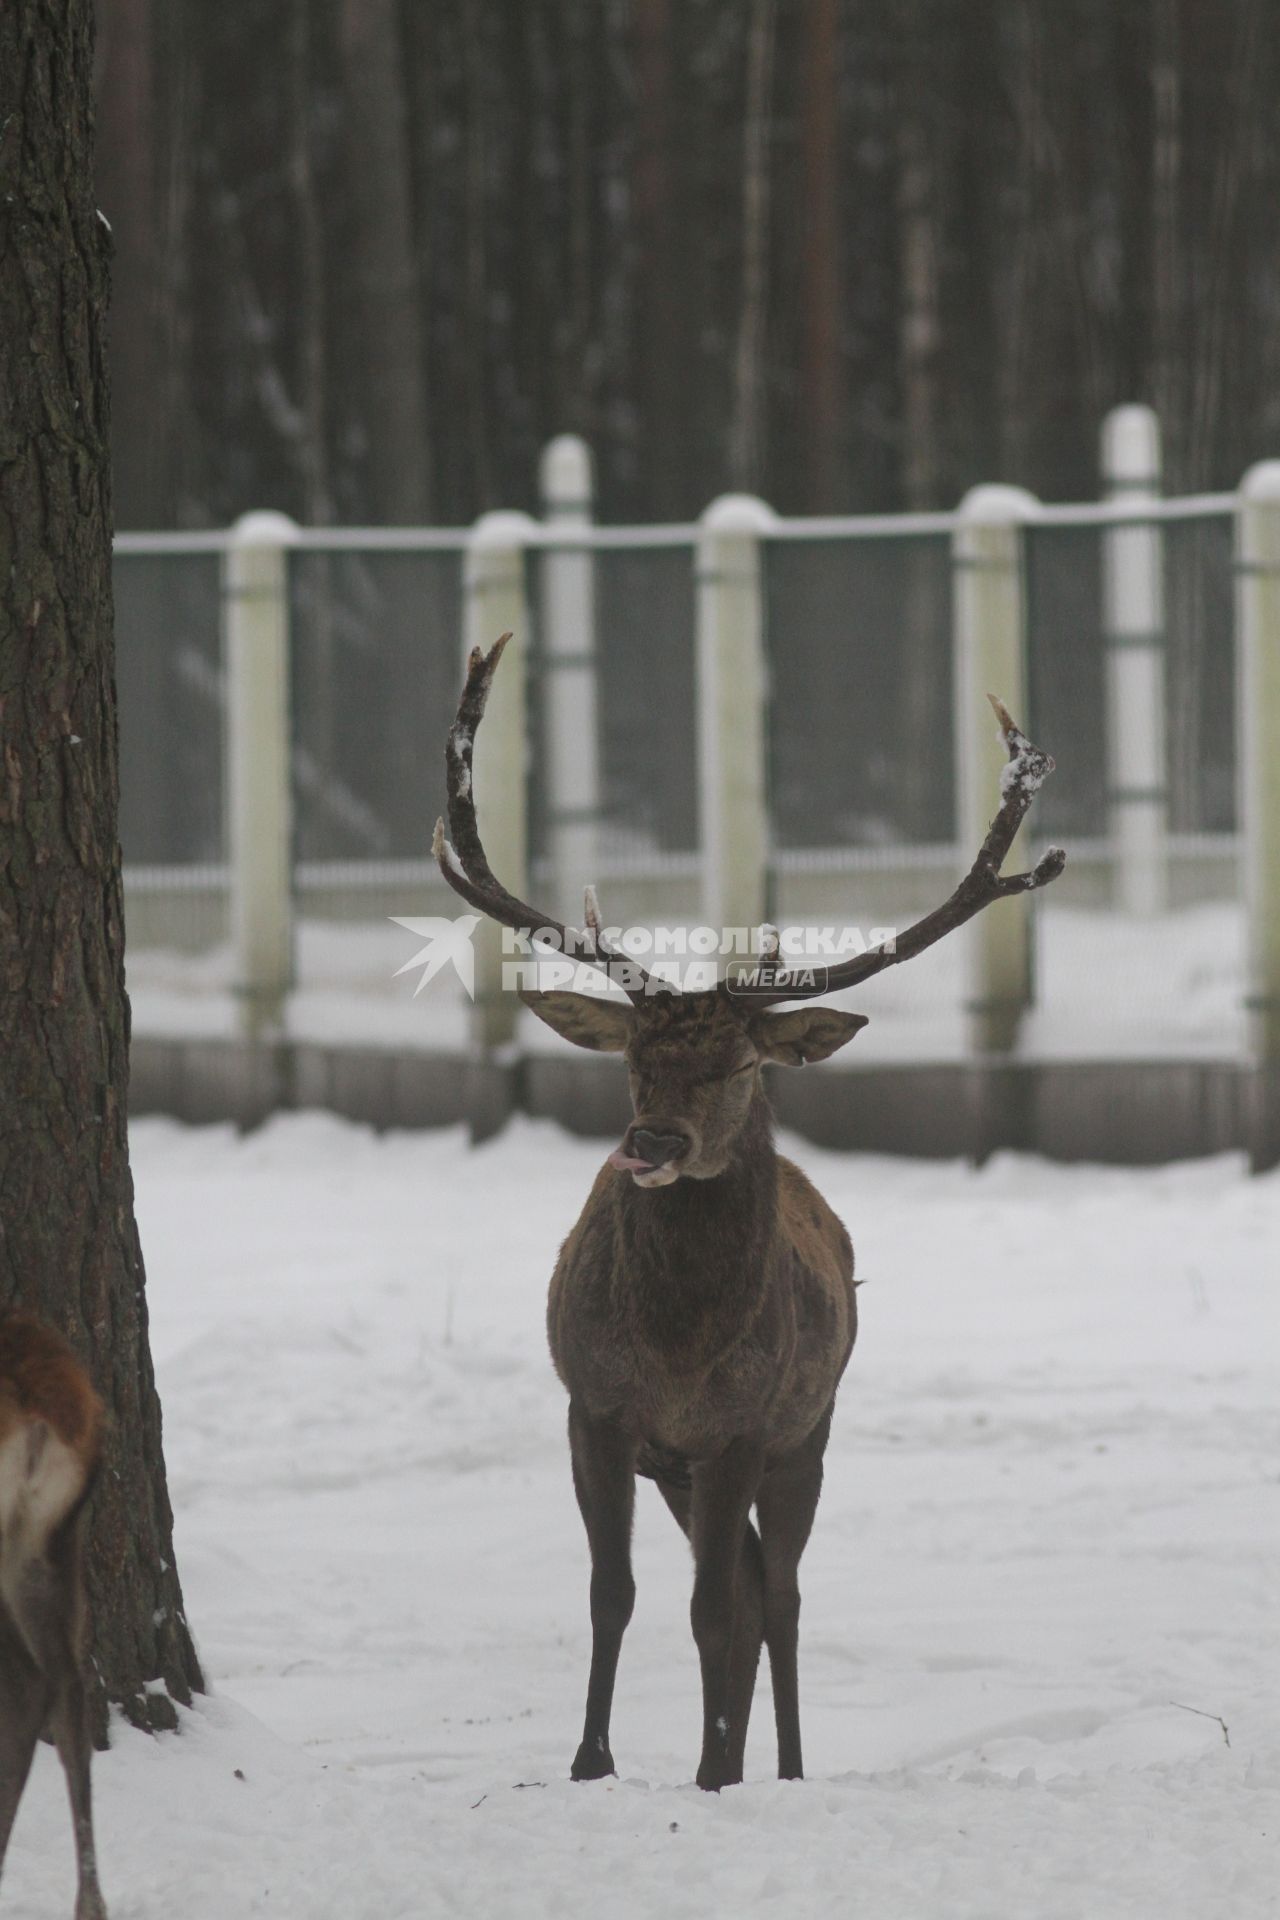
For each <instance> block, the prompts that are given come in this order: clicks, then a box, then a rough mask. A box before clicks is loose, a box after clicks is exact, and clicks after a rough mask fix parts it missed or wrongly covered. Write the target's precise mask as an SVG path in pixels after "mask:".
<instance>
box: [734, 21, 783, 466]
mask: <svg viewBox="0 0 1280 1920" xmlns="http://www.w3.org/2000/svg"><path fill="white" fill-rule="evenodd" d="M776 23H777V6H776V0H752V8H751V26H750V30H749V32H748V36H747V106H746V124H745V129H744V138H743V169H742V308H741V312H740V314H739V318H738V346H737V352H736V354H735V355H734V375H733V406H732V410H731V414H730V419H729V484H730V486H732V487H734V488H736V489H737V490H738V491H739V492H745V493H751V492H754V490H755V489H756V488H757V487H758V486H760V485H761V484H762V476H763V471H764V463H765V427H766V418H765V403H766V393H765V330H766V324H767V320H768V304H769V200H770V196H769V187H770V178H769V169H770V159H771V155H770V133H771V127H772V119H773V42H774V29H775V26H776Z"/></svg>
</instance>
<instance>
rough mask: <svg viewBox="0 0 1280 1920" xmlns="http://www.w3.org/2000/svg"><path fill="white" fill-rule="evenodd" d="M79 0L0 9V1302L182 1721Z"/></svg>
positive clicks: (105, 1682) (184, 1668)
mask: <svg viewBox="0 0 1280 1920" xmlns="http://www.w3.org/2000/svg"><path fill="white" fill-rule="evenodd" d="M92 71H93V24H92V8H91V5H90V0H64V4H63V5H62V6H61V7H58V8H51V7H48V6H45V5H41V4H39V0H8V4H6V5H5V6H4V7H3V8H2V9H0V173H2V175H3V179H4V187H5V190H4V193H3V195H0V391H3V393H4V395H5V400H6V415H5V420H4V425H3V428H2V429H0V433H2V436H3V458H2V459H0V757H2V771H0V1300H2V1301H4V1302H6V1303H10V1302H12V1303H21V1304H22V1305H24V1306H27V1307H30V1308H33V1309H35V1310H36V1311H37V1312H40V1313H42V1314H44V1315H45V1316H46V1317H47V1318H48V1319H49V1320H51V1321H53V1322H54V1323H55V1324H56V1325H57V1326H58V1327H60V1328H61V1329H62V1330H63V1331H64V1332H65V1333H66V1334H67V1335H68V1336H69V1337H70V1339H71V1340H72V1342H73V1343H74V1345H75V1346H76V1347H77V1348H78V1349H79V1350H80V1352H81V1353H82V1354H84V1355H85V1356H86V1357H87V1359H88V1361H89V1363H90V1365H91V1367H92V1370H93V1374H94V1377H95V1379H96V1381H97V1382H98V1385H99V1387H100V1388H101V1390H102V1392H103V1394H104V1397H105V1398H106V1400H107V1403H108V1405H109V1407H110V1409H111V1413H112V1421H111V1428H110V1434H109V1439H108V1446H107V1456H106V1462H105V1468H104V1471H103V1473H102V1476H101V1478H100V1480H99V1483H98V1487H97V1491H96V1493H95V1495H94V1502H93V1509H92V1516H93V1517H92V1533H91V1545H90V1551H89V1584H90V1598H91V1606H92V1612H93V1629H94V1634H93V1641H94V1649H95V1660H96V1666H97V1672H98V1675H99V1678H100V1682H101V1685H100V1688H99V1691H98V1695H97V1719H98V1733H99V1736H100V1737H102V1736H103V1735H104V1734H105V1726H106V1713H105V1704H106V1701H107V1700H108V1699H109V1700H111V1701H114V1702H116V1703H118V1704H119V1705H120V1706H121V1707H122V1708H123V1709H124V1711H125V1712H126V1713H127V1714H128V1716H129V1718H130V1719H131V1720H133V1721H134V1722H135V1723H136V1724H138V1725H141V1726H152V1727H165V1726H170V1727H171V1726H173V1725H175V1724H176V1715H175V1712H174V1706H173V1702H174V1701H181V1702H184V1703H186V1702H189V1701H190V1698H191V1694H192V1691H193V1689H198V1688H200V1687H201V1685H202V1680H201V1675H200V1668H199V1665H198V1662H197V1660H196V1656H195V1652H194V1650H193V1647H192V1643H191V1637H190V1634H189V1632H188V1629H187V1625H186V1620H185V1618H184V1615H183V1608H182V1591H181V1588H180V1586H179V1582H178V1575H177V1571H176V1568H175V1565H174V1553H173V1538H172V1515H171V1512H170V1508H169V1499H168V1493H167V1490H166V1484H165V1471H164V1458H163V1453H162V1449H161V1437H160V1403H159V1400H158V1399H157V1397H156V1390H155V1382H154V1378H153V1375H152V1367H151V1357H150V1350H149V1345H148V1335H147V1306H146V1293H145V1287H144V1276H143V1268H142V1255H141V1250H140V1248H139V1243H138V1232H137V1227H136V1224H135V1221H134V1213H133V1185H132V1180H131V1177H130V1172H129V1157H128V1142H127V1135H126V1120H125V1105H126V1096H127V1091H128V1079H129V1061H128V1048H129V1012H128V1002H127V1000H126V998H125V991H124V925H123V917H122V900H121V883H120V849H119V843H118V838H117V827H116V815H117V764H116V696H115V685H114V662H113V646H112V609H111V487H110V458H109V446H108V426H109V416H108V381H107V369H106V364H105V357H104V348H105V333H104V329H105V320H106V307H107V282H108V272H107V261H108V254H109V248H110V242H109V238H108V234H107V229H106V226H105V224H104V222H103V220H102V218H101V216H100V215H99V214H98V213H97V211H96V206H95V198H94V188H93V157H94V156H93V114H92V89H91V82H92Z"/></svg>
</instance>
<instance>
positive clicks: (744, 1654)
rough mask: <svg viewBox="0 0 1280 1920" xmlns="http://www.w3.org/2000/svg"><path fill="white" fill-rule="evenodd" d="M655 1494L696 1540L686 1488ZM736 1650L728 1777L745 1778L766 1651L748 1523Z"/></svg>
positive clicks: (759, 1572) (754, 1539) (760, 1574)
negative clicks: (762, 1657)
mask: <svg viewBox="0 0 1280 1920" xmlns="http://www.w3.org/2000/svg"><path fill="white" fill-rule="evenodd" d="M657 1488H658V1491H659V1493H660V1494H661V1495H662V1497H663V1499H664V1500H665V1501H666V1503H667V1505H668V1506H669V1507H670V1509H671V1511H672V1513H673V1514H674V1515H675V1517H676V1519H677V1520H678V1521H679V1523H680V1526H681V1528H682V1529H683V1531H684V1532H685V1534H686V1535H690V1536H691V1535H692V1527H693V1511H692V1509H693V1496H692V1494H691V1493H690V1491H689V1489H688V1488H687V1487H680V1486H672V1485H670V1484H668V1482H666V1481H664V1480H658V1481H657ZM731 1644H732V1650H731V1652H730V1654H729V1771H730V1773H732V1774H733V1775H734V1777H735V1778H736V1779H741V1778H742V1773H743V1768H744V1764H745V1760H746V1750H747V1726H748V1723H749V1721H750V1719H751V1703H752V1700H753V1699H754V1698H755V1691H756V1674H757V1672H758V1670H759V1666H760V1650H761V1648H762V1647H763V1645H764V1562H763V1560H762V1559H761V1556H760V1539H759V1535H758V1534H757V1533H756V1530H755V1528H754V1527H753V1526H752V1525H751V1522H750V1521H748V1522H747V1527H746V1532H745V1533H744V1535H743V1539H742V1549H741V1552H740V1554H739V1557H738V1584H737V1586H736V1588H735V1589H734V1597H733V1634H732V1643H731Z"/></svg>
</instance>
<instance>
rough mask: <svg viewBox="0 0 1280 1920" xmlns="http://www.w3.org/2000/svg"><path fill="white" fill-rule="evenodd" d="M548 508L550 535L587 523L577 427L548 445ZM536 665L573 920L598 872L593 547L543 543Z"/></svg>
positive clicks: (586, 469) (561, 887)
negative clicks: (585, 889) (585, 888)
mask: <svg viewBox="0 0 1280 1920" xmlns="http://www.w3.org/2000/svg"><path fill="white" fill-rule="evenodd" d="M538 479H539V486H540V491H541V494H542V514H543V519H544V521H545V522H546V524H547V526H548V528H549V529H550V530H551V531H552V532H553V533H562V534H567V535H569V536H570V537H572V535H573V534H574V533H575V531H577V530H578V529H581V528H586V527H590V525H591V522H592V518H593V505H594V498H595V475H594V471H593V466H592V459H591V449H590V447H589V446H588V445H587V443H586V441H585V440H580V439H579V438H578V436H577V434H575V433H562V434H559V435H557V437H556V438H555V439H554V440H551V441H548V443H547V445H546V446H545V447H544V448H543V452H542V459H541V461H540V463H539V467H538ZM541 589H542V590H541V596H540V602H541V605H540V611H541V621H540V633H539V651H540V659H539V665H540V668H541V670H542V673H543V676H544V678H543V683H542V695H543V698H542V716H543V746H544V750H545V753H546V766H545V780H546V795H547V799H546V807H547V812H546V819H547V827H548V837H549V841H550V846H549V852H550V856H551V873H552V883H551V888H550V893H551V911H552V912H554V913H559V914H561V915H567V916H568V917H569V919H570V920H571V921H572V923H573V924H575V925H576V924H577V921H578V918H579V916H580V912H581V905H582V900H581V895H582V888H583V886H584V885H585V884H586V883H587V882H588V881H590V882H594V881H595V879H596V858H597V848H598V844H599V829H598V814H599V805H600V772H599V748H598V744H597V728H596V619H595V612H596V609H595V562H594V557H593V555H592V551H591V549H590V547H585V546H583V547H577V548H575V547H572V546H567V547H546V548H544V549H543V554H542V565H541Z"/></svg>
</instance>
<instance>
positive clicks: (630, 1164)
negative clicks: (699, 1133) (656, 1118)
mask: <svg viewBox="0 0 1280 1920" xmlns="http://www.w3.org/2000/svg"><path fill="white" fill-rule="evenodd" d="M690 1145H691V1142H690V1140H689V1136H688V1135H687V1134H685V1133H659V1132H657V1131H655V1130H654V1129H652V1128H650V1127H636V1126H632V1127H628V1128H627V1132H626V1137H625V1138H624V1140H623V1142H622V1145H621V1146H620V1147H616V1148H615V1149H614V1151H613V1152H612V1153H611V1154H610V1155H609V1165H610V1166H611V1167H616V1168H617V1169H618V1171H619V1173H629V1174H630V1175H631V1177H632V1179H633V1180H634V1181H635V1183H636V1185H637V1186H638V1187H665V1186H668V1185H669V1184H670V1182H671V1181H672V1180H678V1179H679V1177H680V1172H679V1166H678V1162H679V1161H680V1160H682V1159H683V1158H684V1157H685V1155H686V1154H687V1153H688V1151H689V1148H690Z"/></svg>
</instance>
